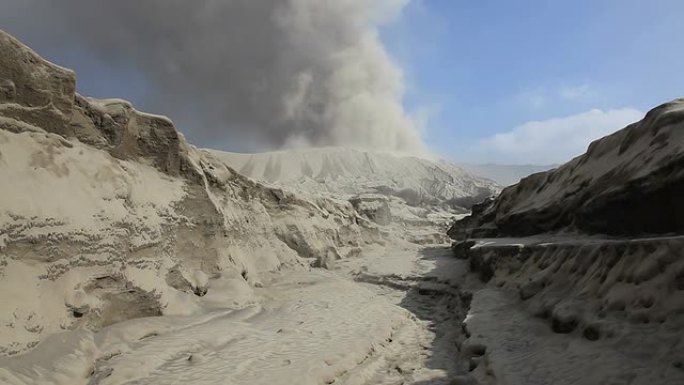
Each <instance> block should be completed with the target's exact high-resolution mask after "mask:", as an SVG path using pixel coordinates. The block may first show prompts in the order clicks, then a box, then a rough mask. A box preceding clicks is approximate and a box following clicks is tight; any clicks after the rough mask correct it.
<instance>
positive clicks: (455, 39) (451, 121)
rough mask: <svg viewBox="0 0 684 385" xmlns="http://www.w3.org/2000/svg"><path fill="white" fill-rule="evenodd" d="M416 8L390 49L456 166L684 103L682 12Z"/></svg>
mask: <svg viewBox="0 0 684 385" xmlns="http://www.w3.org/2000/svg"><path fill="white" fill-rule="evenodd" d="M22 1H23V0H22ZM388 1H389V0H388ZM397 1H402V0H397ZM406 1H407V2H408V4H407V6H406V7H405V8H404V10H403V12H402V15H401V17H400V18H399V19H398V20H397V21H395V22H394V23H392V24H389V25H386V26H383V27H382V29H381V31H380V33H381V38H382V41H383V42H384V44H385V46H386V48H387V50H388V51H389V52H390V54H391V56H392V57H393V59H394V60H395V61H396V63H397V64H399V66H400V67H401V69H402V70H403V73H404V76H405V83H406V98H405V106H406V108H407V109H408V110H409V111H411V113H412V114H413V115H414V116H415V117H417V119H418V120H420V121H423V122H425V123H424V131H423V138H424V140H425V142H426V143H427V145H428V148H429V149H430V150H431V151H433V152H435V153H437V154H440V155H442V156H444V157H446V158H448V159H451V160H455V161H466V162H475V163H487V162H493V163H504V164H555V163H562V162H564V161H567V160H569V159H570V158H572V157H573V156H575V155H579V154H580V153H582V152H584V150H585V149H586V146H587V145H588V144H589V142H591V141H592V140H594V139H597V138H600V137H602V136H604V135H607V134H609V133H611V132H613V131H615V130H617V129H619V128H621V127H623V126H624V125H626V124H628V123H630V122H633V121H636V120H638V119H640V118H641V117H642V116H643V114H644V113H645V112H646V111H648V110H649V109H650V108H652V107H654V106H656V105H658V104H660V103H663V102H666V101H668V100H671V99H674V98H677V97H681V96H684V70H683V69H682V63H684V50H683V49H682V47H684V44H683V43H684V23H682V22H681V20H682V17H683V16H684V1H682V0H651V1H646V0H573V1H567V0H546V1H544V0H406ZM20 3H21V2H20ZM39 9H42V8H39ZM6 16H7V17H5V18H3V15H2V14H0V21H1V22H2V23H0V28H5V29H7V30H8V31H9V32H10V33H14V34H16V35H17V36H18V37H19V38H20V39H22V40H23V41H24V42H25V43H27V44H28V45H30V46H31V47H32V48H34V49H35V50H36V51H38V52H40V53H41V54H42V55H44V56H45V57H47V58H48V59H50V60H53V61H55V62H57V63H59V64H61V65H64V66H66V67H69V68H73V69H75V70H76V71H77V74H78V89H79V91H80V92H82V93H84V94H86V95H91V96H95V97H122V98H126V99H129V100H131V101H132V102H134V103H135V104H136V105H137V106H140V108H141V109H143V110H145V109H146V110H151V111H154V112H157V113H161V114H168V115H171V116H172V117H173V118H174V120H175V121H176V123H177V125H178V126H179V127H180V128H181V129H183V128H187V127H191V126H192V123H193V121H192V119H191V118H188V119H187V121H184V118H183V117H182V116H180V117H179V116H175V115H174V114H175V112H176V111H158V110H156V109H155V108H154V106H152V105H149V100H150V98H149V95H148V92H149V89H150V87H149V84H148V83H147V80H146V78H145V76H143V75H142V73H140V72H138V71H137V70H136V68H134V64H135V62H134V61H133V62H132V61H130V60H129V61H125V60H121V61H118V60H117V58H116V57H107V58H102V57H100V56H93V55H90V54H88V53H87V51H86V50H84V49H83V48H79V47H81V46H80V45H78V44H71V43H70V42H69V41H68V40H67V39H64V38H62V37H60V36H64V35H63V34H61V31H60V28H63V27H60V26H59V24H58V23H56V24H55V25H54V26H53V25H52V24H50V23H51V18H49V17H48V18H46V20H45V22H44V23H43V24H45V25H43V26H42V27H41V28H34V27H31V23H28V22H27V21H26V20H24V19H18V18H16V17H13V16H12V15H10V14H9V13H8V14H7V15H6ZM1 24H4V25H1ZM46 29H47V30H50V31H51V34H52V35H54V36H56V37H54V38H51V36H52V35H46V32H45V31H46ZM83 33H86V34H87V31H84V32H83ZM60 39H61V40H60ZM204 60H206V59H204ZM190 134H192V133H191V132H190ZM189 137H190V138H191V139H192V135H189ZM227 141H228V142H229V141H230V138H228V139H227ZM199 144H200V145H207V144H205V143H199ZM229 149H232V150H239V149H234V148H229Z"/></svg>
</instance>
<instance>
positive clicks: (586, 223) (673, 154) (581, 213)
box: [449, 99, 684, 238]
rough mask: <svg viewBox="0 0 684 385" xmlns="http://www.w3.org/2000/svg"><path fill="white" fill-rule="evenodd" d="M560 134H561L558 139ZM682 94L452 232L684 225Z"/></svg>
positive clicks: (675, 230) (645, 231)
mask: <svg viewBox="0 0 684 385" xmlns="http://www.w3.org/2000/svg"><path fill="white" fill-rule="evenodd" d="M559 140H560V139H559ZM682 196H684V99H679V100H675V101H673V102H670V103H666V104H663V105H661V106H659V107H657V108H655V109H653V110H651V111H650V112H649V113H648V114H647V115H646V117H645V118H644V119H643V120H642V121H640V122H637V123H634V124H632V125H630V126H628V127H626V128H624V129H622V130H620V131H618V132H616V133H614V134H612V135H610V136H607V137H605V138H603V139H600V140H597V141H595V142H594V143H592V144H591V145H590V146H589V149H588V151H587V152H586V153H585V154H584V155H581V156H579V157H577V158H575V159H573V160H572V161H570V162H568V163H566V164H564V165H562V166H560V167H559V168H557V169H554V170H551V171H548V172H542V173H537V174H534V175H531V176H529V177H527V178H525V179H523V180H522V181H520V183H519V184H517V185H514V186H511V187H508V188H506V189H504V190H503V192H502V193H501V195H500V196H499V197H497V199H496V200H494V201H491V202H489V203H488V204H486V205H484V206H480V207H478V208H476V210H474V213H473V215H472V216H471V217H470V218H467V219H466V220H464V221H462V222H458V223H456V224H455V225H454V226H453V227H452V229H451V230H450V232H449V234H450V235H451V236H452V238H464V237H468V236H474V237H482V236H527V235H533V234H540V233H548V232H558V231H576V232H582V233H588V234H597V233H598V234H607V235H615V236H646V235H662V234H681V233H684V201H683V200H682V199H680V198H681V197H682Z"/></svg>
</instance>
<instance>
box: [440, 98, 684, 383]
mask: <svg viewBox="0 0 684 385" xmlns="http://www.w3.org/2000/svg"><path fill="white" fill-rule="evenodd" d="M682 197H684V99H680V100H675V101H673V102H670V103H667V104H664V105H662V106H660V107H657V108H655V109H653V110H652V111H650V112H649V113H648V114H647V115H646V117H645V118H644V119H643V120H642V121H640V122H637V123H634V124H632V125H630V126H628V127H626V128H624V129H623V130H621V131H618V132H616V133H614V134H612V135H610V136H607V137H605V138H603V139H600V140H598V141H596V142H594V143H592V144H591V145H590V147H589V149H588V151H587V153H586V154H584V155H582V156H579V157H577V158H575V159H573V160H572V161H571V162H569V163H566V164H565V165H563V166H561V167H559V168H558V169H555V170H552V171H548V172H543V173H538V174H534V175H532V176H530V177H527V178H525V179H523V180H522V181H521V182H520V183H519V184H517V185H515V186H511V187H508V188H506V189H504V191H503V192H502V193H501V195H500V196H499V197H497V198H496V199H493V200H489V201H485V202H483V203H482V204H479V205H476V206H475V207H474V208H473V214H472V215H471V216H470V217H467V218H465V219H463V220H461V221H459V222H456V223H455V224H454V225H453V226H452V228H451V229H450V230H449V235H450V236H451V237H452V238H454V239H457V240H461V242H457V243H455V244H454V245H453V247H452V248H453V250H454V254H455V256H456V257H457V258H461V259H467V260H468V263H469V266H470V269H471V270H472V271H473V272H475V273H477V274H478V276H479V278H480V280H481V281H484V282H490V283H491V284H489V285H486V286H484V287H482V288H480V289H478V290H477V291H476V292H475V293H474V295H473V298H472V302H471V315H472V316H470V317H468V318H467V320H466V325H465V329H466V331H467V334H469V335H470V338H469V340H468V341H467V344H475V345H477V346H480V347H481V351H483V352H485V353H484V354H483V356H484V357H480V358H478V360H479V361H478V362H477V363H475V366H476V368H475V369H474V370H473V375H474V376H475V377H476V378H477V379H478V380H479V381H480V382H481V383H510V384H523V383H524V384H627V383H629V384H632V385H649V384H680V383H684V370H683V369H682V368H684V364H683V362H684V338H683V336H684V334H683V333H682V331H683V330H684V313H683V312H682V310H683V309H684V253H683V252H682V250H684V237H683V236H682V235H684V203H683V202H682ZM606 235H608V236H606ZM511 236H520V237H519V238H510V237H511ZM483 238H485V239H483ZM483 346H484V347H483Z"/></svg>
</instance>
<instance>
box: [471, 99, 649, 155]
mask: <svg viewBox="0 0 684 385" xmlns="http://www.w3.org/2000/svg"><path fill="white" fill-rule="evenodd" d="M643 116H644V113H643V112H641V111H638V110H635V109H631V108H624V109H617V110H608V111H602V110H599V109H594V110H590V111H587V112H583V113H580V114H577V115H571V116H566V117H561V118H553V119H549V120H544V121H531V122H527V123H525V124H523V125H521V126H518V127H516V128H514V129H513V130H512V131H509V132H504V133H500V134H496V135H494V136H491V137H489V138H486V139H484V140H482V141H481V142H480V143H479V145H478V146H477V147H476V150H475V152H476V154H474V155H475V157H476V158H477V159H478V160H479V161H483V162H496V163H507V164H557V163H564V162H567V161H568V160H570V159H572V158H573V157H575V156H577V155H580V154H582V153H584V152H585V151H586V149H587V146H588V145H589V144H590V143H591V142H592V141H594V140H596V139H598V138H601V137H603V136H606V135H608V134H610V133H613V132H615V131H617V130H619V129H621V128H623V127H625V126H626V125H628V124H630V123H633V122H635V121H638V120H640V119H641V118H643Z"/></svg>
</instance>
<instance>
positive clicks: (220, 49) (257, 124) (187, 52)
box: [0, 0, 422, 151]
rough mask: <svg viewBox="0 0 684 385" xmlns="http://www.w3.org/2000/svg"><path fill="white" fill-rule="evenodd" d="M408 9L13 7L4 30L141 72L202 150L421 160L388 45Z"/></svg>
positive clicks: (211, 3) (332, 2) (75, 0)
mask: <svg viewBox="0 0 684 385" xmlns="http://www.w3.org/2000/svg"><path fill="white" fill-rule="evenodd" d="M408 1H409V0H224V1H219V0H146V1H137V0H122V1H104V0H98V1H93V0H64V1H61V2H59V4H52V3H51V5H46V4H45V3H46V2H44V1H39V0H28V1H27V0H21V1H20V0H9V2H8V3H6V4H5V5H0V10H2V9H3V8H4V9H5V11H6V12H0V14H1V13H4V14H5V16H0V21H2V22H3V24H6V23H7V24H8V25H9V26H10V27H11V26H12V25H13V24H14V25H15V27H16V28H14V30H16V29H21V30H23V32H24V35H26V34H29V33H30V34H33V35H34V36H35V34H38V33H41V31H36V29H37V28H38V29H40V28H42V29H44V31H42V37H40V38H41V39H45V40H48V39H59V38H60V37H59V36H58V35H59V34H60V33H62V34H64V36H63V37H64V38H65V40H63V41H61V40H60V41H55V44H67V43H65V41H66V42H68V44H72V43H73V44H78V45H79V48H84V49H85V50H86V51H87V52H88V53H89V54H93V55H95V56H96V58H97V59H98V60H106V62H107V63H114V65H123V66H126V67H130V68H134V69H136V71H140V72H141V73H142V75H143V78H144V79H145V81H146V82H147V83H149V84H148V86H149V88H150V90H149V92H150V95H149V100H147V102H146V103H145V104H146V106H147V108H154V109H155V110H156V111H158V112H160V113H164V114H168V115H170V116H172V117H173V118H174V119H176V120H177V121H178V122H179V123H181V129H183V130H184V131H186V132H187V133H188V136H189V137H190V139H191V140H193V141H195V142H197V143H198V144H201V145H211V144H215V143H241V144H242V145H243V146H248V147H252V149H267V148H278V147H284V146H285V147H287V146H302V145H305V146H306V145H313V146H324V145H343V146H351V147H366V148H374V149H386V150H401V151H420V150H421V149H422V143H421V139H420V133H419V130H418V128H417V127H416V124H415V122H414V120H413V119H412V118H411V117H410V116H409V115H408V114H407V113H406V111H405V110H404V108H403V106H402V97H403V93H404V87H403V80H402V73H401V71H400V69H399V68H398V67H397V66H396V65H395V64H394V63H393V62H392V59H391V58H390V57H389V56H388V53H387V51H386V49H385V47H384V46H383V43H382V41H381V40H380V38H379V36H378V28H379V27H380V26H382V25H383V24H385V23H388V22H390V21H392V20H393V19H395V18H396V17H397V16H398V13H399V12H400V11H401V10H402V8H403V7H404V6H405V5H406V3H407V2H408ZM49 7H53V8H54V9H48V8H49ZM29 14H30V15H31V18H32V20H33V21H32V22H31V25H30V26H29V25H28V23H22V24H23V25H17V24H18V22H16V21H15V22H12V21H11V20H9V18H10V17H11V18H12V19H13V20H27V19H26V18H24V17H23V16H27V15H29ZM40 15H44V16H42V18H44V19H45V20H44V22H42V21H41V20H36V18H38V19H40V18H41V16H40ZM9 31H10V32H12V31H13V30H12V29H10V30H9ZM50 41H52V40H50Z"/></svg>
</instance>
